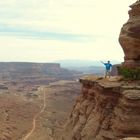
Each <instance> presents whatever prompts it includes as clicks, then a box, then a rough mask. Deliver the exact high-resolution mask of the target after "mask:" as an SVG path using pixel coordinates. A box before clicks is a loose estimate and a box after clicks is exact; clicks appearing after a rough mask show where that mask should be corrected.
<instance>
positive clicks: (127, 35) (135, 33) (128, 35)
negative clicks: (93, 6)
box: [119, 0, 140, 67]
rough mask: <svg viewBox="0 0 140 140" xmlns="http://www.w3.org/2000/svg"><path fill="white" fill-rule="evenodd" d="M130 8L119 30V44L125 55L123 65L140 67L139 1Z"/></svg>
mask: <svg viewBox="0 0 140 140" xmlns="http://www.w3.org/2000/svg"><path fill="white" fill-rule="evenodd" d="M130 8H131V10H130V11H129V20H128V21H127V23H125V24H124V25H123V27H122V29H121V33H120V37H119V42H120V44H121V46H122V48H123V51H124V54H125V62H124V65H125V66H127V67H140V1H139V0H138V1H137V2H136V3H134V4H133V5H131V6H130Z"/></svg>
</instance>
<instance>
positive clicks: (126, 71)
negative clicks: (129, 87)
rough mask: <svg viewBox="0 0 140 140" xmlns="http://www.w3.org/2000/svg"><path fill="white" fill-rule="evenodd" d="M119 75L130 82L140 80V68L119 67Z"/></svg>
mask: <svg viewBox="0 0 140 140" xmlns="http://www.w3.org/2000/svg"><path fill="white" fill-rule="evenodd" d="M118 73H119V75H122V76H123V77H124V78H125V79H128V80H140V68H133V69H132V68H126V67H118Z"/></svg>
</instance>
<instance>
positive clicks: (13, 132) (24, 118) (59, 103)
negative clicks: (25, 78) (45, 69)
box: [0, 81, 80, 140]
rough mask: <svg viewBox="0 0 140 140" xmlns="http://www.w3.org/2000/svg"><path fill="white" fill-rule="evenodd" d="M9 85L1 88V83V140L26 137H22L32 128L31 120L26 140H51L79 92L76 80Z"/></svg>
mask: <svg viewBox="0 0 140 140" xmlns="http://www.w3.org/2000/svg"><path fill="white" fill-rule="evenodd" d="M21 85H22V84H21V83H20V86H21ZM8 86H9V87H8ZM8 86H6V88H4V87H5V86H4V84H2V83H1V90H0V108H1V109H0V124H1V125H0V140H27V139H26V138H25V137H26V136H27V135H28V134H29V133H30V132H31V131H32V127H33V121H35V128H34V130H33V132H32V134H31V135H30V136H29V137H28V140H46V139H47V140H52V139H53V138H54V137H57V136H58V135H59V132H60V131H61V129H62V126H63V125H64V122H65V121H66V119H67V118H68V116H69V112H70V111H71V109H72V105H73V104H74V101H75V98H76V97H77V96H78V95H79V93H80V91H79V90H80V85H79V83H78V82H76V81H59V82H54V83H51V84H50V85H46V86H44V85H38V86H32V87H31V86H29V87H30V88H20V90H19V86H18V87H16V86H17V85H14V86H11V84H9V85H8ZM21 87H22V86H21ZM44 93H45V94H44ZM44 95H45V96H44ZM44 99H45V100H44ZM44 102H45V106H44ZM43 106H44V107H43ZM36 115H37V116H36ZM34 118H35V120H33V119H34Z"/></svg>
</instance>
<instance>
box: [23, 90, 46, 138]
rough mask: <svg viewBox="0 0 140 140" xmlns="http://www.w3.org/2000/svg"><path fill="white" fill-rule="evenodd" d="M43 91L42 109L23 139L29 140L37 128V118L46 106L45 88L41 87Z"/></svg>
mask: <svg viewBox="0 0 140 140" xmlns="http://www.w3.org/2000/svg"><path fill="white" fill-rule="evenodd" d="M41 90H42V91H43V106H42V108H41V110H40V111H39V112H38V113H37V114H36V115H35V116H34V117H33V122H32V128H31V130H30V131H29V132H28V133H27V134H26V135H25V137H24V138H23V140H27V139H28V138H29V137H30V136H31V135H32V134H33V132H34V130H35V128H36V119H37V118H38V116H39V115H40V114H41V113H42V112H44V110H45V108H46V96H45V89H43V88H42V89H41Z"/></svg>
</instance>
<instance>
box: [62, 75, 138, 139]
mask: <svg viewBox="0 0 140 140" xmlns="http://www.w3.org/2000/svg"><path fill="white" fill-rule="evenodd" d="M80 83H81V84H82V90H81V92H82V95H81V96H80V97H79V98H78V99H77V100H76V103H75V105H74V108H73V110H72V112H71V114H70V117H69V119H68V122H67V124H66V126H65V128H64V131H63V134H62V137H61V140H118V139H121V138H125V137H137V138H140V82H138V81H137V82H131V83H128V82H124V81H114V82H111V81H109V80H107V79H102V78H98V77H94V76H92V77H91V76H90V77H84V78H81V79H80Z"/></svg>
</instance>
